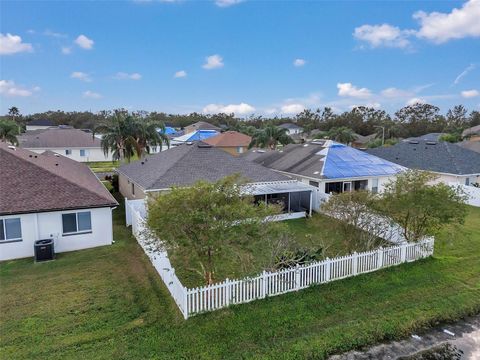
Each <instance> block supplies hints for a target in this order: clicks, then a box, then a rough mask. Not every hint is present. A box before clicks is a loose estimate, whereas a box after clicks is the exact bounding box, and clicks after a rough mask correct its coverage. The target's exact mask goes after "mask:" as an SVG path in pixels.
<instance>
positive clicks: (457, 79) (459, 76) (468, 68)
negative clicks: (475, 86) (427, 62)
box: [453, 64, 476, 85]
mask: <svg viewBox="0 0 480 360" xmlns="http://www.w3.org/2000/svg"><path fill="white" fill-rule="evenodd" d="M475 67H476V65H475V64H470V65H468V66H467V67H466V68H465V70H463V71H462V72H461V73H460V74H459V75H458V76H457V77H456V78H455V80H454V81H453V84H454V85H457V84H458V83H459V82H460V80H462V78H464V77H465V76H467V74H468V73H469V72H470V71H472V70H473V69H475Z"/></svg>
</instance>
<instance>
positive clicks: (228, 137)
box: [203, 131, 252, 156]
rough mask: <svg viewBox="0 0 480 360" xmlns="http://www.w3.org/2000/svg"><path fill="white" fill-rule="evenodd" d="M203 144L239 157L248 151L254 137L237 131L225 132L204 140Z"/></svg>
mask: <svg viewBox="0 0 480 360" xmlns="http://www.w3.org/2000/svg"><path fill="white" fill-rule="evenodd" d="M203 142H204V143H206V144H209V145H211V146H213V147H216V148H218V149H222V150H224V151H226V152H228V153H229V154H231V155H234V156H238V155H239V154H243V153H245V152H246V151H247V150H248V146H249V145H250V143H251V142H252V137H251V136H248V135H245V134H242V133H240V132H237V131H225V132H223V133H221V134H218V135H216V136H212V137H210V138H208V139H206V140H203Z"/></svg>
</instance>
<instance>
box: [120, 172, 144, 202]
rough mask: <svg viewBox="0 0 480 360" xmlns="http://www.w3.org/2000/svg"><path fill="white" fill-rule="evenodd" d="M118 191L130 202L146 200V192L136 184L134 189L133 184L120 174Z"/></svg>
mask: <svg viewBox="0 0 480 360" xmlns="http://www.w3.org/2000/svg"><path fill="white" fill-rule="evenodd" d="M118 189H119V191H120V194H122V195H123V197H126V198H127V199H128V200H135V199H145V192H144V190H143V189H142V188H141V187H140V186H137V185H136V184H133V188H132V182H131V181H130V180H129V179H128V178H127V177H126V176H125V175H123V174H118ZM133 190H135V194H134V193H133Z"/></svg>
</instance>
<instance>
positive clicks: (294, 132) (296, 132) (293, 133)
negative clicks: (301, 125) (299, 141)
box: [287, 129, 303, 135]
mask: <svg viewBox="0 0 480 360" xmlns="http://www.w3.org/2000/svg"><path fill="white" fill-rule="evenodd" d="M302 132H303V129H288V130H287V135H296V134H301V133H302Z"/></svg>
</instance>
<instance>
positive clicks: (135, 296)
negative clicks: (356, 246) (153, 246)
mask: <svg viewBox="0 0 480 360" xmlns="http://www.w3.org/2000/svg"><path fill="white" fill-rule="evenodd" d="M114 214H115V225H114V234H115V240H116V242H115V244H114V245H112V246H107V247H102V248H97V249H89V250H83V251H78V252H73V253H66V254H60V255H59V256H58V259H57V260H55V261H54V262H50V263H45V264H34V263H33V261H32V260H31V259H26V260H19V261H10V262H5V263H2V264H0V334H1V336H0V358H2V359H180V358H183V359H202V358H203V359H239V358H255V359H258V358H260V359H299V358H311V359H323V358H325V357H326V356H327V355H328V354H332V353H338V352H343V351H346V350H350V349H354V348H359V347H362V346H366V345H371V344H374V343H377V342H380V341H385V340H390V339H397V338H401V337H405V336H409V334H411V333H412V332H417V331H419V330H421V329H424V328H426V327H428V326H431V325H434V324H436V323H437V322H439V321H450V320H455V319H458V318H459V317H462V316H466V315H470V314H473V313H477V312H479V311H480V209H478V208H475V209H474V208H470V213H469V217H468V218H467V222H466V224H465V225H464V226H460V227H458V228H456V229H455V228H449V229H447V230H445V231H444V232H443V233H442V234H441V235H440V236H439V237H438V238H437V241H436V249H435V256H434V258H430V259H426V260H422V261H418V262H415V263H410V264H405V265H402V266H398V267H394V268H389V269H385V270H382V271H379V272H375V273H371V274H366V275H362V276H358V277H355V278H350V279H346V280H342V281H337V282H332V283H329V284H325V285H321V286H317V287H312V288H309V289H307V290H303V291H300V292H298V293H290V294H286V295H282V296H277V297H273V298H269V299H266V300H260V301H256V302H253V303H250V304H246V305H239V306H234V307H231V308H228V309H225V310H221V311H216V312H213V313H208V314H204V315H199V316H195V317H192V318H191V319H189V320H187V321H184V320H183V318H182V316H181V314H180V313H179V311H178V310H177V308H176V305H175V304H174V302H173V301H172V300H171V298H170V296H169V294H168V291H167V290H166V288H165V287H164V285H163V283H162V282H161V280H160V278H159V277H158V276H157V274H156V273H155V270H154V269H153V268H152V267H151V265H150V263H149V261H148V259H147V258H146V257H145V256H144V255H143V253H142V251H141V250H140V249H139V247H138V246H137V245H136V243H135V241H134V239H133V238H132V237H131V235H130V230H129V229H126V228H124V227H123V225H122V222H123V213H122V210H121V209H120V208H119V209H117V210H115V211H114Z"/></svg>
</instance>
